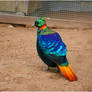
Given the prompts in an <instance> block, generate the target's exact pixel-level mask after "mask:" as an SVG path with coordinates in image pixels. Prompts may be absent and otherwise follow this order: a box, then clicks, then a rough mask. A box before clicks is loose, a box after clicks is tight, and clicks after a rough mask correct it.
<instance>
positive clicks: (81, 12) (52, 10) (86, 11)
mask: <svg viewBox="0 0 92 92" xmlns="http://www.w3.org/2000/svg"><path fill="white" fill-rule="evenodd" d="M0 12H4V13H10V14H19V15H21V16H25V15H26V16H36V17H42V16H46V17H50V18H56V19H64V20H76V21H84V22H92V1H77V0H76V1H51V0H50V1H30V0H24V1H19V0H13V1H0Z"/></svg>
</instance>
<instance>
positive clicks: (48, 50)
mask: <svg viewBox="0 0 92 92" xmlns="http://www.w3.org/2000/svg"><path fill="white" fill-rule="evenodd" d="M37 48H38V50H39V51H38V52H40V54H41V53H43V54H42V56H43V55H44V56H45V58H48V59H49V60H51V61H52V62H54V63H56V64H62V63H64V62H65V63H64V64H65V65H67V64H68V61H67V59H65V61H63V60H62V58H63V56H66V53H67V49H66V45H65V44H64V43H63V41H62V39H61V37H60V36H59V34H58V33H57V32H55V33H52V34H47V35H38V37H37ZM42 56H40V57H42ZM46 62H48V61H46V60H45V63H46ZM49 62H50V61H49Z"/></svg>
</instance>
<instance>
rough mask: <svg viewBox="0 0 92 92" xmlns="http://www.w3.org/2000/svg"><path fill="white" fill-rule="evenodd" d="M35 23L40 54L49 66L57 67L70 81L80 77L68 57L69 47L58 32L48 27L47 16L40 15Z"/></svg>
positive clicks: (37, 46)
mask: <svg viewBox="0 0 92 92" xmlns="http://www.w3.org/2000/svg"><path fill="white" fill-rule="evenodd" d="M34 25H35V26H36V27H37V28H38V29H37V41H36V48H37V52H38V55H39V56H40V58H41V59H42V61H43V62H44V63H45V64H46V65H47V66H48V67H57V68H58V69H59V71H60V72H61V73H62V75H63V76H64V77H65V78H66V79H67V80H69V81H77V80H78V78H77V76H76V75H75V72H74V71H73V69H72V68H71V65H70V64H69V62H68V59H67V47H66V44H65V43H64V42H63V40H62V38H61V36H60V35H59V33H58V32H55V31H53V30H51V29H49V28H48V27H47V24H46V17H39V18H37V19H36V20H35V23H34Z"/></svg>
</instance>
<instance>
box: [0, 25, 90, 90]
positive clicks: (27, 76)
mask: <svg viewBox="0 0 92 92" xmlns="http://www.w3.org/2000/svg"><path fill="white" fill-rule="evenodd" d="M36 30H37V29H36V28H29V29H28V28H24V27H18V26H17V27H12V26H11V25H9V24H0V90H8V91H10V90H12V91H18V90H19V91H20V90H22V91H24V90H47V91H48V90H49V91H52V90H53V91H56V90H92V29H85V30H79V29H78V28H77V29H76V28H74V29H68V28H66V29H53V30H56V31H57V32H59V33H60V35H61V36H62V39H63V40H64V42H65V43H66V44H67V48H68V54H67V58H68V60H69V62H70V64H71V66H72V68H73V70H74V71H75V73H76V75H77V76H78V81H75V82H69V81H68V80H66V79H65V78H64V77H63V76H62V75H60V74H59V73H57V72H55V71H54V70H49V71H43V70H42V69H43V67H46V65H45V64H44V63H43V62H42V60H41V59H40V58H39V57H38V54H37V51H36Z"/></svg>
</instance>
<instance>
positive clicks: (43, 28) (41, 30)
mask: <svg viewBox="0 0 92 92" xmlns="http://www.w3.org/2000/svg"><path fill="white" fill-rule="evenodd" d="M52 33H55V31H52V30H50V29H48V27H47V26H46V24H44V25H43V26H41V27H39V28H38V31H37V35H48V34H52Z"/></svg>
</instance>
